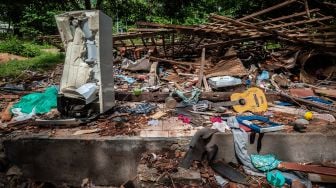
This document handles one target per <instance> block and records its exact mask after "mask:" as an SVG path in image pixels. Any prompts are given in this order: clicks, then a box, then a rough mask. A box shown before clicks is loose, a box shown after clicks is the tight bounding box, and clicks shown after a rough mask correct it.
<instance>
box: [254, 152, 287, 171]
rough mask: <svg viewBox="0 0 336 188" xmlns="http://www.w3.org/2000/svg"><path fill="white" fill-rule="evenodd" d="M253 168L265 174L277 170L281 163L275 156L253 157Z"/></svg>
mask: <svg viewBox="0 0 336 188" xmlns="http://www.w3.org/2000/svg"><path fill="white" fill-rule="evenodd" d="M251 161H252V164H253V166H254V167H255V168H256V169H258V170H260V171H263V172H266V171H270V170H273V169H276V168H277V167H278V166H279V164H280V163H281V161H280V160H278V159H277V158H276V157H275V156H274V155H272V154H267V155H251Z"/></svg>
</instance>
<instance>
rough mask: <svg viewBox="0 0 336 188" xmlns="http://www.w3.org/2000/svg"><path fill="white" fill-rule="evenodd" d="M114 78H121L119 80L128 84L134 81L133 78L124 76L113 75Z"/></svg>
mask: <svg viewBox="0 0 336 188" xmlns="http://www.w3.org/2000/svg"><path fill="white" fill-rule="evenodd" d="M115 77H117V78H121V79H123V80H125V81H126V82H127V83H129V84H133V83H134V82H135V81H136V80H135V79H134V78H131V77H127V76H125V75H115Z"/></svg>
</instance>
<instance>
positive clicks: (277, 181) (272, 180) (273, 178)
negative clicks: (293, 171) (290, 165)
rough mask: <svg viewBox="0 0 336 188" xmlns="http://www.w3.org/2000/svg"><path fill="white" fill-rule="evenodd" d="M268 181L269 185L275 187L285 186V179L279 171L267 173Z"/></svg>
mask: <svg viewBox="0 0 336 188" xmlns="http://www.w3.org/2000/svg"><path fill="white" fill-rule="evenodd" d="M266 180H267V182H268V183H269V184H271V185H273V186H275V187H282V186H283V185H285V181H286V180H285V177H284V175H283V174H282V173H281V172H280V171H279V170H273V171H269V172H267V173H266Z"/></svg>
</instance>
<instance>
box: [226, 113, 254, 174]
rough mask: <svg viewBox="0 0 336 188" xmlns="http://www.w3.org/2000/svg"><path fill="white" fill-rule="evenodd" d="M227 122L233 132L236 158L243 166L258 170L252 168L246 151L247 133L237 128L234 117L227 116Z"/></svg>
mask: <svg viewBox="0 0 336 188" xmlns="http://www.w3.org/2000/svg"><path fill="white" fill-rule="evenodd" d="M227 124H228V126H229V127H230V128H231V131H232V134H233V141H234V149H235V152H236V156H237V158H238V159H239V161H240V162H241V163H242V164H243V165H244V166H246V167H248V168H250V169H251V170H253V171H256V172H257V171H258V170H257V169H256V168H254V166H253V164H252V162H251V158H250V156H249V155H248V153H247V143H248V134H247V133H246V132H245V131H244V130H242V129H240V128H239V123H238V121H237V119H236V117H229V118H228V119H227Z"/></svg>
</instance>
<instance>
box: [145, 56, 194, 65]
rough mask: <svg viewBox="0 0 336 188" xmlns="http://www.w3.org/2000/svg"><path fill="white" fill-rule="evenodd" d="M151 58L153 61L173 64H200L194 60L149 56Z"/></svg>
mask: <svg viewBox="0 0 336 188" xmlns="http://www.w3.org/2000/svg"><path fill="white" fill-rule="evenodd" d="M149 59H150V60H152V61H158V62H165V63H170V64H172V65H188V66H189V65H199V63H193V62H185V61H174V60H170V59H163V58H157V57H152V56H151V57H149Z"/></svg>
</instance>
